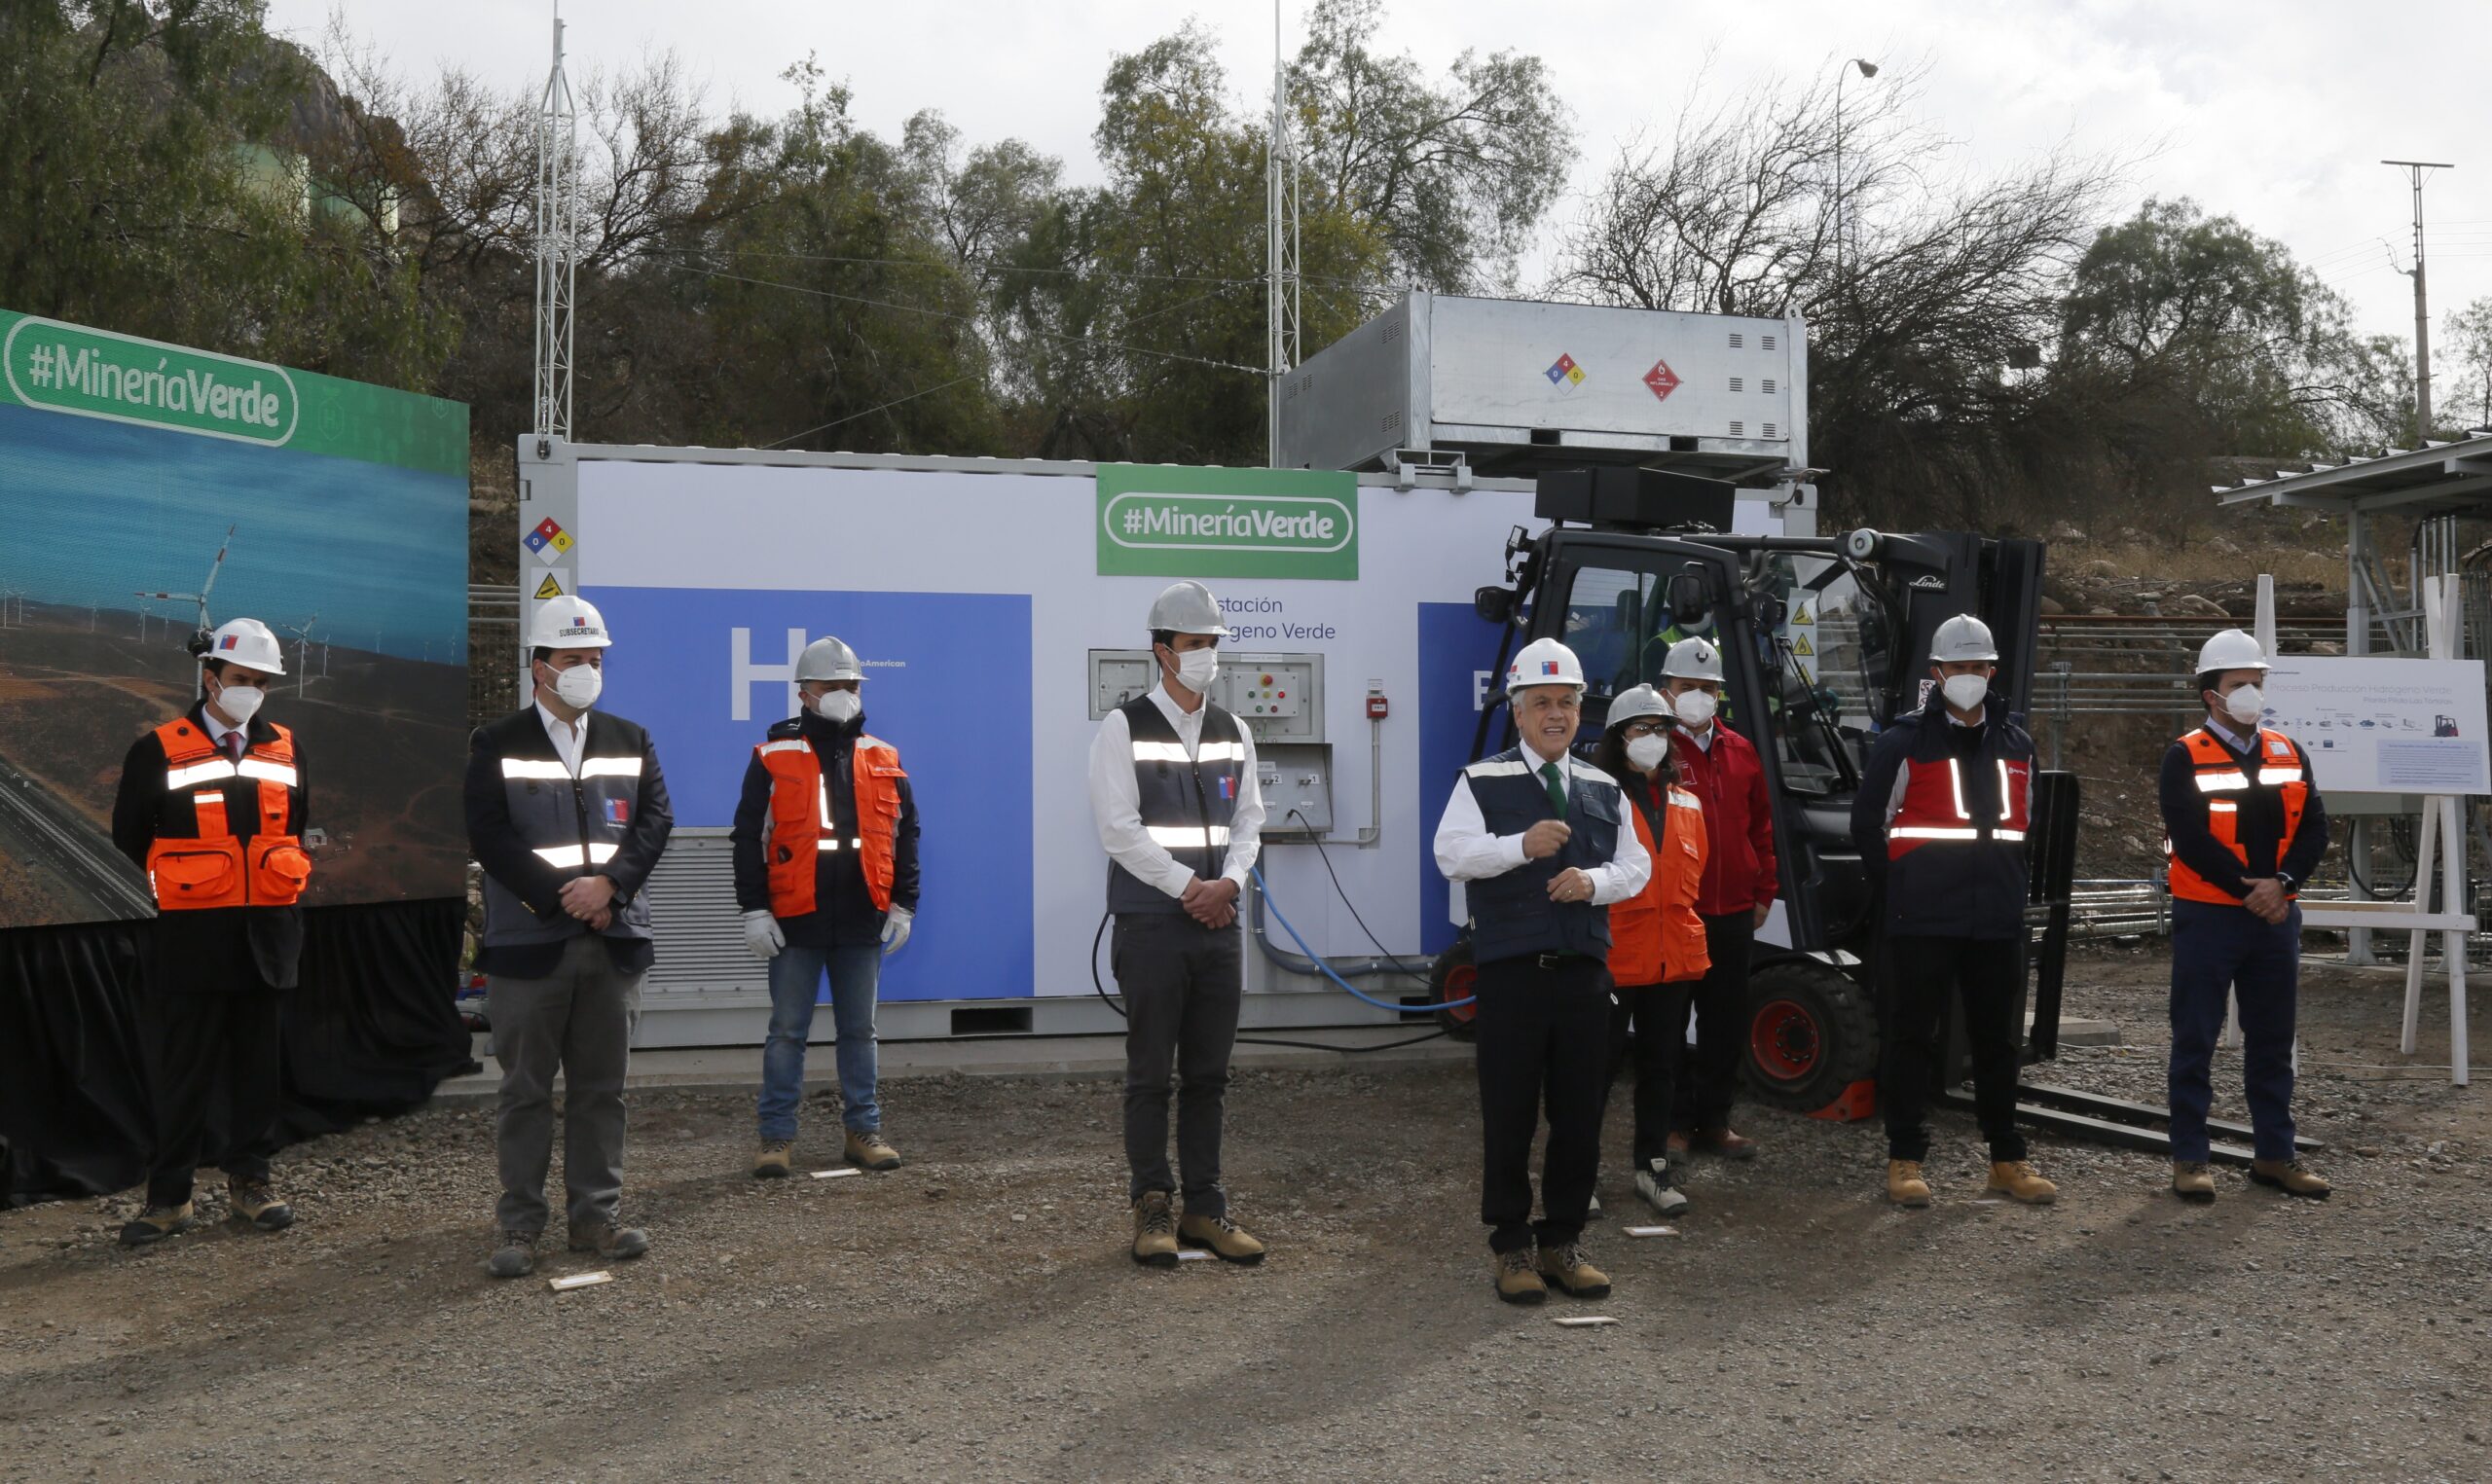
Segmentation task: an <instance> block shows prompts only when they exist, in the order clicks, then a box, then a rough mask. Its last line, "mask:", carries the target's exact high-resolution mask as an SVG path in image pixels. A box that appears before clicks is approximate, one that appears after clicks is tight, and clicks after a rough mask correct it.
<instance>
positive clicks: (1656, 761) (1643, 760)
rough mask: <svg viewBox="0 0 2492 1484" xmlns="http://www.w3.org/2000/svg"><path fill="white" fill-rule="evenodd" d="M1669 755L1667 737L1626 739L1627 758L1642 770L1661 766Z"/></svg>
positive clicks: (1648, 771)
mask: <svg viewBox="0 0 2492 1484" xmlns="http://www.w3.org/2000/svg"><path fill="white" fill-rule="evenodd" d="M1669 755H1670V740H1669V739H1668V738H1667V737H1658V736H1656V737H1631V738H1629V739H1627V760H1628V761H1629V762H1631V763H1632V764H1634V765H1635V766H1636V767H1637V768H1638V769H1641V770H1642V771H1643V772H1646V773H1650V772H1652V771H1653V770H1654V769H1656V768H1659V767H1660V766H1662V761H1663V759H1665V758H1667V757H1668V756H1669Z"/></svg>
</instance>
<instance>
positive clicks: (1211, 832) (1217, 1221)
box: [1090, 582, 1264, 1267]
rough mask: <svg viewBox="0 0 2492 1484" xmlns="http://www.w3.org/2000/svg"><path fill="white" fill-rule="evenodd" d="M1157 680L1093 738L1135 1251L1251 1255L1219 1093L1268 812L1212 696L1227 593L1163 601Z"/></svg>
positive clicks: (1154, 625)
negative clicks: (1224, 1163)
mask: <svg viewBox="0 0 2492 1484" xmlns="http://www.w3.org/2000/svg"><path fill="white" fill-rule="evenodd" d="M1150 622H1151V652H1152V654H1153V656H1154V658H1155V659H1156V660H1157V661H1158V662H1159V683H1158V685H1156V686H1154V688H1153V689H1152V691H1151V693H1150V694H1149V695H1147V696H1144V697H1141V698H1140V699H1138V700H1134V701H1130V702H1127V703H1126V704H1125V705H1123V706H1119V707H1118V708H1117V709H1115V710H1113V711H1110V712H1109V713H1108V714H1107V716H1106V717H1105V718H1104V719H1102V720H1101V721H1100V723H1099V735H1098V736H1097V738H1096V739H1094V740H1093V741H1092V742H1091V744H1090V813H1091V815H1092V817H1093V819H1094V820H1095V821H1096V823H1097V825H1098V828H1099V844H1100V846H1101V847H1102V848H1103V849H1105V850H1106V851H1107V852H1108V858H1109V866H1108V910H1109V911H1110V912H1112V913H1114V914H1115V915H1116V933H1115V940H1114V946H1113V948H1112V950H1111V955H1110V962H1111V964H1112V966H1113V967H1114V970H1115V973H1116V976H1117V988H1118V991H1119V992H1120V993H1122V995H1124V1000H1125V1015H1126V1023H1125V1159H1126V1162H1127V1164H1128V1165H1129V1166H1130V1167H1131V1169H1132V1173H1133V1179H1132V1188H1131V1190H1130V1192H1129V1193H1130V1195H1131V1198H1132V1201H1133V1228H1134V1235H1133V1259H1134V1261H1136V1262H1138V1263H1142V1264H1144V1265H1146V1266H1150V1267H1174V1266H1176V1264H1177V1247H1178V1244H1179V1242H1180V1241H1183V1242H1184V1243H1185V1244H1186V1245H1187V1246H1189V1247H1200V1248H1208V1249H1210V1250H1211V1252H1212V1254H1213V1255H1214V1256H1217V1257H1219V1258H1221V1259H1222V1260H1223V1261H1227V1262H1240V1263H1254V1262H1260V1261H1262V1260H1263V1257H1264V1245H1263V1244H1262V1243H1260V1242H1258V1241H1256V1240H1255V1239H1254V1238H1253V1237H1250V1236H1248V1235H1247V1234H1246V1233H1244V1232H1242V1231H1240V1230H1238V1229H1237V1227H1236V1225H1235V1223H1233V1222H1231V1221H1230V1220H1229V1219H1228V1193H1227V1192H1226V1191H1224V1190H1223V1189H1222V1188H1221V1184H1220V1135H1221V1117H1222V1103H1223V1099H1224V1097H1225V1095H1226V1094H1227V1092H1228V1056H1229V1052H1230V1050H1231V1049H1232V1047H1233V1046H1234V1045H1235V1043H1236V1040H1237V1015H1238V1010H1239V1006H1240V1003H1241V1001H1242V1000H1243V999H1244V997H1245V990H1246V986H1245V952H1244V949H1243V948H1242V946H1241V944H1240V935H1239V932H1238V927H1237V902H1238V899H1239V897H1240V896H1242V895H1243V894H1244V892H1245V889H1246V878H1247V874H1248V873H1249V872H1250V871H1252V870H1253V869H1254V866H1255V856H1256V852H1257V850H1258V848H1259V844H1260V839H1259V837H1260V832H1261V831H1262V828H1263V823H1264V801H1263V795H1262V793H1261V792H1260V791H1259V790H1258V789H1257V787H1256V783H1255V743H1254V740H1253V739H1252V738H1250V737H1248V736H1247V735H1246V728H1245V726H1244V724H1242V723H1241V722H1239V721H1238V719H1237V718H1236V717H1235V716H1233V715H1231V714H1230V713H1229V712H1228V711H1226V710H1223V709H1222V708H1221V707H1219V706H1213V705H1212V704H1211V702H1210V700H1209V699H1208V698H1209V693H1210V690H1211V687H1212V682H1213V679H1214V677H1215V676H1216V675H1218V673H1219V669H1220V659H1219V645H1220V641H1221V639H1222V638H1224V637H1226V636H1227V635H1228V626H1227V625H1225V624H1224V623H1223V622H1222V621H1221V612H1220V603H1219V601H1218V600H1217V599H1216V598H1214V597H1212V596H1211V592H1210V590H1209V589H1207V588H1205V587H1204V586H1203V585H1202V584H1201V583H1198V582H1181V583H1177V584H1176V585H1174V586H1172V587H1170V588H1169V589H1168V590H1167V591H1166V592H1164V593H1162V594H1160V595H1159V597H1158V599H1157V600H1156V601H1154V603H1153V604H1152V605H1151V621H1150ZM1172 1069H1173V1070H1174V1071H1175V1073H1176V1075H1177V1077H1178V1079H1179V1085H1178V1091H1177V1095H1176V1103H1177V1162H1178V1166H1179V1167H1180V1169H1181V1170H1182V1171H1183V1174H1184V1176H1185V1213H1184V1217H1183V1219H1182V1220H1180V1219H1179V1218H1178V1216H1177V1213H1176V1211H1175V1207H1174V1200H1173V1198H1174V1196H1175V1194H1176V1191H1177V1180H1176V1178H1175V1176H1174V1175H1172V1173H1171V1171H1170V1169H1169V1164H1168V1104H1169V1088H1170V1084H1169V1074H1170V1072H1171V1070H1172Z"/></svg>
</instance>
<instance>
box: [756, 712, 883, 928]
mask: <svg viewBox="0 0 2492 1484" xmlns="http://www.w3.org/2000/svg"><path fill="white" fill-rule="evenodd" d="M753 755H754V756H755V757H757V758H759V759H760V760H761V766H762V768H763V769H764V770H765V771H766V772H768V773H769V775H770V828H769V832H768V836H767V838H766V839H765V840H764V841H763V843H762V858H763V865H764V868H765V870H766V872H767V874H768V876H769V881H770V910H771V912H772V913H773V914H774V915H776V916H779V917H783V918H788V917H804V916H807V915H809V914H811V913H814V912H816V911H819V910H821V906H822V903H821V901H820V900H819V897H818V894H817V893H816V891H815V889H814V872H815V862H816V861H818V860H819V859H821V857H822V856H823V855H824V854H825V853H826V852H830V851H840V850H849V851H856V852H857V855H858V864H859V866H860V867H861V869H862V870H863V872H864V875H865V894H866V896H867V897H868V898H870V899H871V900H872V902H873V904H874V909H875V910H876V911H878V912H889V911H890V910H891V906H892V884H893V881H894V879H895V877H896V875H897V855H898V838H899V814H900V803H899V780H900V779H901V778H906V777H907V776H908V775H907V772H906V771H905V770H903V769H902V768H901V767H900V765H899V751H898V749H897V748H895V747H894V746H892V744H891V743H889V742H883V741H881V740H880V739H878V738H873V737H868V736H864V735H862V734H860V735H859V737H858V739H857V742H856V746H855V747H854V748H853V749H852V750H851V752H850V754H849V764H848V768H849V777H850V778H851V779H852V781H853V787H854V792H855V794H856V800H855V802H856V807H857V833H856V834H855V835H853V836H849V837H847V839H846V841H845V842H844V843H843V842H842V839H841V836H840V834H839V829H838V826H837V824H836V823H834V822H833V821H834V819H835V818H836V815H835V814H833V813H832V811H831V807H830V778H829V775H828V774H827V773H825V771H824V769H823V766H822V759H821V758H820V757H819V756H817V755H816V754H815V752H814V749H813V745H812V744H811V743H810V742H806V741H805V740H804V739H802V738H797V737H788V738H779V739H775V740H772V741H766V742H761V743H759V744H758V745H756V746H755V747H754V748H753Z"/></svg>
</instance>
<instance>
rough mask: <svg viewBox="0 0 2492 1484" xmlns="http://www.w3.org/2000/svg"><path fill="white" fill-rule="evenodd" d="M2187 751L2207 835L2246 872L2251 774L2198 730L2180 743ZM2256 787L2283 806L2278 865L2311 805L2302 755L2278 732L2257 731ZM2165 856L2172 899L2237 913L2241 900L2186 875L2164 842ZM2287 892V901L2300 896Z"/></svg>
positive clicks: (2236, 757) (2230, 752) (2210, 736)
mask: <svg viewBox="0 0 2492 1484" xmlns="http://www.w3.org/2000/svg"><path fill="white" fill-rule="evenodd" d="M2180 744H2181V745H2182V746H2184V747H2186V748H2188V749H2189V763H2190V766H2191V767H2192V768H2194V769H2195V770H2196V774H2197V784H2198V794H2199V797H2201V798H2203V799H2205V800H2206V804H2207V831H2208V833H2210V834H2212V835H2214V836H2215V837H2216V843H2217V844H2218V845H2220V846H2222V847H2223V848H2224V849H2225V850H2227V851H2231V852H2232V854H2233V858H2234V859H2236V860H2238V861H2240V862H2241V864H2242V865H2243V866H2244V867H2245V868H2246V867H2248V866H2249V864H2250V851H2249V849H2248V847H2246V846H2244V845H2243V844H2242V843H2241V799H2240V795H2242V794H2245V793H2248V792H2249V791H2250V788H2251V782H2252V780H2251V777H2250V774H2249V773H2248V772H2247V771H2246V770H2245V769H2243V767H2242V758H2241V756H2240V755H2239V754H2238V753H2236V752H2234V751H2233V750H2232V749H2231V748H2230V747H2227V746H2225V745H2224V744H2223V743H2222V742H2218V741H2217V739H2216V736H2215V734H2214V733H2212V732H2209V731H2208V730H2207V729H2206V728H2204V727H2200V728H2198V729H2197V730H2196V731H2194V732H2191V733H2189V734H2188V735H2187V736H2185V737H2183V738H2181V739H2180ZM2257 764H2258V778H2257V780H2256V781H2257V786H2259V787H2261V788H2273V789H2275V790H2276V792H2277V794H2278V796H2280V797H2281V798H2282V799H2283V800H2284V803H2285V834H2284V838H2283V839H2281V840H2279V841H2277V842H2276V858H2277V859H2278V860H2279V861H2281V860H2283V859H2284V858H2285V857H2286V856H2287V855H2289V854H2290V853H2292V849H2293V837H2294V836H2296V835H2298V834H2300V833H2301V816H2302V811H2303V810H2304V809H2305V808H2306V807H2308V805H2309V803H2310V779H2309V778H2306V777H2305V776H2304V775H2303V771H2302V765H2301V755H2300V754H2299V753H2297V752H2295V751H2294V750H2293V744H2292V742H2291V741H2290V739H2288V738H2287V737H2286V736H2285V734H2284V733H2282V732H2271V731H2269V730H2267V729H2266V728H2265V727H2260V728H2259V729H2258V746H2257ZM2163 855H2164V859H2165V860H2166V862H2168V864H2169V875H2170V878H2171V884H2172V894H2173V895H2174V896H2176V897H2179V898H2180V900H2182V901H2184V902H2215V903H2217V904H2219V905H2221V906H2225V907H2238V906H2240V905H2241V898H2239V897H2237V896H2235V895H2233V894H2232V893H2231V892H2229V891H2226V890H2225V889H2223V888H2222V887H2218V886H2217V885H2216V884H2215V883H2214V882H2211V881H2209V880H2207V879H2206V878H2205V877H2203V876H2200V875H2199V874H2198V873H2197V872H2195V871H2193V870H2191V869H2189V867H2188V866H2187V865H2186V864H2185V863H2183V862H2182V861H2181V859H2180V856H2179V855H2176V854H2174V853H2173V851H2172V842H2171V841H2170V840H2168V839H2167V840H2165V841H2164V842H2163ZM2298 894H2299V893H2298V892H2292V891H2288V892H2286V893H2285V895H2286V896H2287V897H2288V898H2290V897H2293V896H2296V895H2298Z"/></svg>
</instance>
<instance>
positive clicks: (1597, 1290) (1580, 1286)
mask: <svg viewBox="0 0 2492 1484" xmlns="http://www.w3.org/2000/svg"><path fill="white" fill-rule="evenodd" d="M1539 1267H1540V1276H1541V1277H1542V1278H1544V1279H1547V1280H1548V1281H1549V1284H1550V1286H1552V1287H1555V1288H1558V1289H1561V1290H1562V1291H1564V1293H1565V1294H1566V1296H1567V1297H1569V1298H1607V1297H1609V1275H1608V1274H1607V1273H1604V1272H1602V1271H1601V1270H1600V1269H1598V1268H1596V1267H1594V1266H1593V1262H1592V1259H1591V1258H1589V1257H1587V1256H1585V1255H1584V1245H1583V1244H1582V1243H1580V1242H1568V1243H1564V1244H1561V1245H1560V1246H1557V1247H1544V1248H1542V1249H1540V1263H1539Z"/></svg>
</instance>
